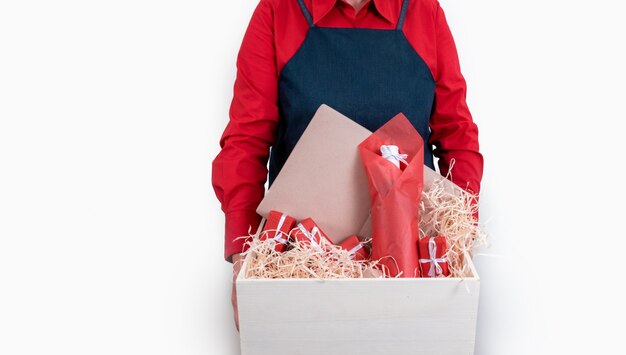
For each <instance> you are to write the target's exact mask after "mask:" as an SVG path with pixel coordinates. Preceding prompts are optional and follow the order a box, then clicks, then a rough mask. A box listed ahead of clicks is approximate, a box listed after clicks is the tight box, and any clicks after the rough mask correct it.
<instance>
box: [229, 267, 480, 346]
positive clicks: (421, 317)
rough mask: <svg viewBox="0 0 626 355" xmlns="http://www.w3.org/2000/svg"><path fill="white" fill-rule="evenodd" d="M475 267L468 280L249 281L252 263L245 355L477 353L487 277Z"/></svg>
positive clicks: (242, 300) (243, 310)
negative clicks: (480, 305)
mask: <svg viewBox="0 0 626 355" xmlns="http://www.w3.org/2000/svg"><path fill="white" fill-rule="evenodd" d="M468 259H469V258H468ZM470 263H471V261H470ZM470 266H471V275H468V277H467V278H463V279H460V278H436V279H431V278H401V279H400V278H399V279H339V280H314V279H248V278H245V277H244V276H243V275H245V268H246V262H245V261H244V264H243V265H242V269H241V270H242V271H241V273H240V274H239V277H238V278H237V281H236V282H237V302H238V307H239V329H240V339H241V354H242V355H351V354H355V355H357V354H358V355H386V354H393V355H405V354H406V355H409V354H411V355H466V354H469V355H471V354H473V353H474V341H475V333H476V315H477V312H478V295H479V289H480V279H479V277H478V275H477V273H476V270H475V268H474V265H473V264H470Z"/></svg>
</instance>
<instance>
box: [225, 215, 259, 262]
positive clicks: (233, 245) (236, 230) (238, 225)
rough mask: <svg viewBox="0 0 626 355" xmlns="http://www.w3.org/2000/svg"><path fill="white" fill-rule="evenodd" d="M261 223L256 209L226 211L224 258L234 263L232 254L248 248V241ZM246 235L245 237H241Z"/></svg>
mask: <svg viewBox="0 0 626 355" xmlns="http://www.w3.org/2000/svg"><path fill="white" fill-rule="evenodd" d="M259 223H261V216H259V215H258V214H257V213H256V211H254V210H243V211H234V212H229V213H226V226H225V228H224V259H225V260H226V261H228V262H230V263H232V262H233V261H232V256H233V254H235V253H241V252H244V251H246V250H247V249H248V245H247V244H246V241H247V240H249V236H250V234H254V233H256V231H257V228H258V227H259ZM241 237H244V238H241Z"/></svg>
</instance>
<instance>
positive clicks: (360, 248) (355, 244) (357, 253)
mask: <svg viewBox="0 0 626 355" xmlns="http://www.w3.org/2000/svg"><path fill="white" fill-rule="evenodd" d="M339 246H340V247H342V248H343V249H345V250H347V251H348V254H349V255H350V259H352V260H368V259H369V258H370V253H369V251H368V250H367V249H366V248H365V246H364V245H363V243H361V240H360V239H359V237H357V236H356V235H351V236H349V237H348V238H346V239H345V240H344V241H342V242H341V243H339Z"/></svg>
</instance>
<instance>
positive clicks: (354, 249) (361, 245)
mask: <svg viewBox="0 0 626 355" xmlns="http://www.w3.org/2000/svg"><path fill="white" fill-rule="evenodd" d="M361 249H363V243H359V244H357V245H355V246H354V247H353V248H352V249H350V250H348V256H349V257H350V259H352V258H354V255H355V254H356V253H357V252H358V251H359V250H361Z"/></svg>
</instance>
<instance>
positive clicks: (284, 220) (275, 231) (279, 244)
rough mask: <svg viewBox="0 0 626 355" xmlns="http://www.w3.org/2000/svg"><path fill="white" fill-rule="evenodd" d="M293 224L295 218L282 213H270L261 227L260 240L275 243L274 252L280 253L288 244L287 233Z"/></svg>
mask: <svg viewBox="0 0 626 355" xmlns="http://www.w3.org/2000/svg"><path fill="white" fill-rule="evenodd" d="M295 224H296V219H295V218H293V217H291V216H288V215H286V214H284V213H282V212H278V211H270V213H269V215H268V217H267V220H266V222H265V226H263V232H262V233H261V240H267V239H270V240H272V241H273V242H274V243H275V245H274V250H276V251H281V252H282V251H284V250H285V248H286V247H287V244H288V243H289V233H290V232H291V229H293V226H294V225H295Z"/></svg>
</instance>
